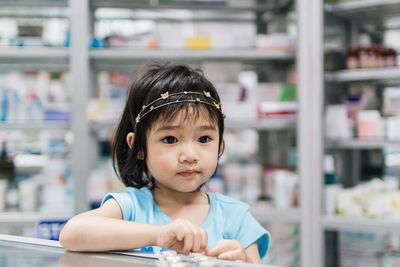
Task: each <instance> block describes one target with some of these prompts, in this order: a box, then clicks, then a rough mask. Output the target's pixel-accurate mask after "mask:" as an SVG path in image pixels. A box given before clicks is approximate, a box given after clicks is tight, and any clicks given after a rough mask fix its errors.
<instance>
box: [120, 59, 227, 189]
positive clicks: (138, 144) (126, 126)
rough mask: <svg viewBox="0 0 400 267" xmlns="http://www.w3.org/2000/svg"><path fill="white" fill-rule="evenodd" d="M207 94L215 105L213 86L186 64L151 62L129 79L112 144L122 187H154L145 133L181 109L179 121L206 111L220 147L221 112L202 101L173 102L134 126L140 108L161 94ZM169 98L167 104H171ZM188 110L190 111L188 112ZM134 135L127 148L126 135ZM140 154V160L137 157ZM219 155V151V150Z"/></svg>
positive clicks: (170, 119)
mask: <svg viewBox="0 0 400 267" xmlns="http://www.w3.org/2000/svg"><path fill="white" fill-rule="evenodd" d="M185 91H190V92H198V93H203V92H204V91H206V92H209V93H210V95H211V97H212V98H214V99H215V100H216V101H217V102H218V103H220V99H219V96H218V93H217V90H216V89H215V87H214V85H213V84H212V83H211V82H210V81H209V80H207V79H206V78H205V77H204V75H203V73H202V72H201V71H200V70H194V69H192V68H190V67H189V66H186V65H177V64H170V63H159V64H156V63H153V64H150V65H146V66H144V67H143V68H141V69H139V70H138V71H137V72H136V73H135V74H134V76H133V79H132V80H131V83H130V86H129V88H128V96H127V97H128V98H127V101H126V104H125V108H124V111H123V114H122V117H121V121H120V123H119V125H118V128H117V130H116V134H115V136H114V140H113V144H112V160H113V167H114V170H115V172H116V173H117V175H118V177H119V178H120V180H121V181H122V182H123V183H124V185H125V186H131V187H136V188H141V187H143V186H149V187H153V186H154V180H153V177H152V176H151V175H150V174H149V172H148V169H147V165H146V158H147V134H148V132H149V130H150V129H151V126H152V125H153V123H154V122H156V121H159V120H161V121H163V122H169V121H172V120H173V119H174V118H175V116H176V115H177V114H178V113H179V112H180V111H182V110H184V111H186V112H185V113H184V116H183V118H184V119H186V118H188V117H189V116H190V117H192V116H194V119H196V118H197V117H198V116H200V115H201V114H203V113H204V112H207V113H208V114H209V116H210V118H211V120H213V121H214V122H215V123H216V125H217V126H218V130H219V147H220V149H221V148H222V147H223V140H222V136H223V133H224V120H223V118H224V117H223V114H222V112H221V111H220V110H219V109H217V108H216V107H214V106H212V105H207V104H205V103H204V102H197V103H194V102H184V101H182V102H177V103H173V104H169V105H165V106H162V107H160V108H157V109H154V110H152V111H151V112H150V113H148V114H147V115H146V116H144V117H142V118H141V120H140V122H139V123H136V120H135V119H136V117H137V116H138V114H139V112H140V111H141V110H142V107H143V106H144V105H147V104H149V103H151V102H152V101H154V100H156V99H158V98H160V95H161V94H164V93H166V92H169V94H174V93H180V92H185ZM171 97H175V98H174V99H173V100H181V99H186V100H187V99H191V100H192V99H193V100H194V99H196V96H193V95H192V96H191V95H189V94H188V95H185V96H184V98H183V97H182V94H178V95H173V96H171ZM173 100H171V99H169V100H168V102H171V101H173ZM189 107H194V108H193V109H190V110H191V111H193V112H190V113H189V112H188V111H189ZM130 132H134V133H135V138H134V142H133V145H132V148H130V147H129V146H128V143H127V141H126V136H127V135H128V133H130ZM140 153H142V154H143V157H140ZM220 153H221V151H220Z"/></svg>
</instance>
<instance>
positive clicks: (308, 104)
mask: <svg viewBox="0 0 400 267" xmlns="http://www.w3.org/2000/svg"><path fill="white" fill-rule="evenodd" d="M322 2H323V1H322V0H298V1H297V15H298V16H297V18H298V25H299V27H298V51H297V72H298V77H299V94H298V95H299V107H300V108H299V121H298V129H297V131H298V142H297V144H298V148H299V175H300V187H301V189H300V194H301V196H300V204H301V266H303V267H321V266H323V260H322V259H323V251H324V248H323V245H324V244H323V238H322V234H323V230H322V226H321V215H322V214H321V202H322V201H321V198H322V193H321V192H322V179H323V176H322V173H323V171H322V163H323V162H322V158H323V128H322V113H323V99H324V98H323V46H322V40H323V39H322V27H323V9H322V7H323V6H322V5H323V3H322Z"/></svg>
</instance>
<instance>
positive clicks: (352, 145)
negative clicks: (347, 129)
mask: <svg viewBox="0 0 400 267" xmlns="http://www.w3.org/2000/svg"><path fill="white" fill-rule="evenodd" d="M386 146H400V140H385V139H356V138H353V139H326V142H325V147H326V148H331V149H383V148H385V147H386Z"/></svg>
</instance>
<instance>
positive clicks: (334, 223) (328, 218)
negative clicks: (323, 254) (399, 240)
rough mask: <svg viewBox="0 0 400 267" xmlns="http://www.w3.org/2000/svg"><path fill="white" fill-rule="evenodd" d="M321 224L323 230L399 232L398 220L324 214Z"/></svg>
mask: <svg viewBox="0 0 400 267" xmlns="http://www.w3.org/2000/svg"><path fill="white" fill-rule="evenodd" d="M322 226H323V228H324V229H325V230H340V231H342V230H345V231H347V230H355V231H374V232H396V233H400V220H382V219H368V218H361V217H344V216H335V215H325V216H323V217H322Z"/></svg>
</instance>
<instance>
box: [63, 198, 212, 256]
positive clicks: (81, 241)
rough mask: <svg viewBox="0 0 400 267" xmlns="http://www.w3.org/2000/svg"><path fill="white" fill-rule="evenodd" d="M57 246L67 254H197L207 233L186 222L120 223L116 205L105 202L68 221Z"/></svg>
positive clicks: (112, 201)
mask: <svg viewBox="0 0 400 267" xmlns="http://www.w3.org/2000/svg"><path fill="white" fill-rule="evenodd" d="M60 243H61V244H62V245H63V246H64V247H65V248H66V249H67V250H71V251H112V250H128V249H134V248H141V247H147V246H159V247H164V248H170V249H173V250H176V251H179V252H186V253H187V252H198V251H202V250H204V249H205V247H206V246H207V233H206V232H205V231H204V230H203V229H201V228H200V227H198V226H196V225H193V224H192V223H190V222H189V221H186V220H180V219H178V220H175V221H173V222H171V223H170V224H167V225H151V224H145V223H138V222H131V221H124V220H122V213H121V209H120V207H119V205H118V203H117V202H116V201H115V200H114V199H109V200H108V201H106V202H105V203H104V204H103V205H102V206H101V207H100V208H98V209H95V210H91V211H88V212H85V213H82V214H79V215H77V216H75V217H73V218H72V219H70V220H69V221H68V223H67V224H66V225H65V227H64V229H63V230H62V231H61V234H60Z"/></svg>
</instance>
